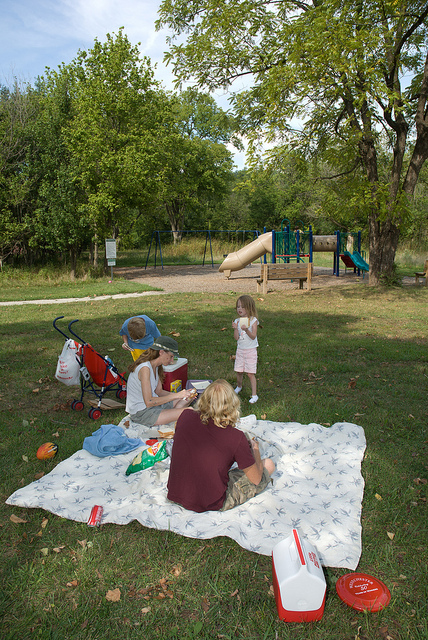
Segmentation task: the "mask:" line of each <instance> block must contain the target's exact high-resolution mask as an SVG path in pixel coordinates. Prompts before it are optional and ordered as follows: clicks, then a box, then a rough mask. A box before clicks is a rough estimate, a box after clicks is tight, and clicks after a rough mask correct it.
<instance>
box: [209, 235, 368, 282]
mask: <svg viewBox="0 0 428 640" xmlns="http://www.w3.org/2000/svg"><path fill="white" fill-rule="evenodd" d="M302 226H303V225H302ZM355 244H356V248H355ZM351 246H352V248H353V249H355V250H354V251H353V253H352V254H351V253H350V252H349V251H348V250H347V249H348V248H350V247H351ZM315 251H330V252H332V253H333V254H334V258H333V274H334V275H336V276H339V275H340V269H339V266H340V260H342V261H343V262H344V263H345V266H347V267H353V268H354V271H356V272H357V273H358V275H360V270H362V271H363V274H364V271H368V270H369V265H368V264H367V262H366V261H365V260H364V258H363V256H362V255H361V231H358V233H341V232H340V231H336V233H335V234H332V235H325V236H317V235H313V233H312V227H309V230H308V231H305V230H304V229H303V230H302V231H301V230H300V229H296V230H295V231H290V226H289V225H288V226H287V227H285V228H282V229H281V231H274V230H272V231H270V232H265V233H263V234H262V235H261V236H258V237H257V238H256V239H255V240H253V241H252V242H250V243H249V244H248V245H245V247H242V248H241V249H239V250H238V251H234V252H233V253H230V254H229V255H228V256H226V258H225V260H224V261H223V262H222V264H221V265H220V267H219V271H220V272H223V273H224V275H225V276H226V278H229V277H230V274H231V272H232V271H239V270H240V269H243V268H244V267H246V266H247V265H248V264H250V263H251V262H253V261H254V260H257V259H258V258H261V257H264V262H265V263H266V253H270V254H271V256H272V257H271V262H272V264H275V263H276V262H281V261H282V262H287V263H290V262H291V261H293V260H295V261H296V262H297V263H299V262H304V259H305V258H308V259H309V262H310V263H311V262H312V261H313V252H315Z"/></svg>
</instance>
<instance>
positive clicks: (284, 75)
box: [157, 0, 428, 284]
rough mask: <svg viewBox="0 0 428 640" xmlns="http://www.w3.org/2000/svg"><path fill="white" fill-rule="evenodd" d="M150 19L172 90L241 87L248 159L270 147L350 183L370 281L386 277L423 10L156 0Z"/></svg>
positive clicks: (389, 2)
mask: <svg viewBox="0 0 428 640" xmlns="http://www.w3.org/2000/svg"><path fill="white" fill-rule="evenodd" d="M159 16H160V18H159V20H158V23H157V26H158V27H159V28H160V27H165V26H166V27H168V28H170V29H171V30H172V32H173V36H172V38H171V39H170V45H171V46H170V51H169V52H168V53H167V54H166V61H167V62H170V63H172V64H173V66H174V71H175V73H176V74H177V76H178V79H179V81H180V82H181V81H186V80H189V79H191V78H195V79H196V83H197V85H198V86H199V87H206V88H208V89H209V90H214V89H217V88H219V87H222V88H230V87H231V86H232V84H233V82H234V81H235V80H237V79H239V78H242V77H243V76H247V77H248V81H249V82H251V83H252V86H251V87H250V88H249V89H248V90H244V91H240V92H237V93H235V94H234V95H233V96H232V103H233V105H234V107H235V110H236V113H237V115H238V116H239V117H240V118H241V123H242V124H241V127H242V132H243V133H245V134H246V135H247V136H248V137H249V139H250V152H251V153H252V154H253V156H256V155H257V152H258V144H259V142H260V141H262V142H268V143H269V145H271V146H273V151H272V152H271V154H270V157H271V160H273V161H276V162H278V161H281V159H282V157H283V156H284V155H286V154H287V153H289V151H290V150H291V149H299V150H300V151H301V152H302V153H305V154H306V157H311V156H313V155H317V156H318V157H320V158H321V157H322V158H323V159H324V161H325V162H327V163H328V164H329V165H330V166H337V167H338V168H339V172H340V173H341V174H343V175H345V174H348V175H349V174H351V173H353V175H354V176H355V178H357V179H358V189H357V191H356V192H355V195H356V197H358V199H359V202H360V206H361V207H362V208H363V209H364V211H365V212H366V216H367V222H368V229H369V249H370V283H371V284H377V283H378V282H379V281H380V279H381V278H382V276H390V275H391V274H392V271H393V266H394V257H395V252H396V248H397V244H398V240H399V237H400V231H401V230H402V228H403V227H404V226H405V225H406V219H407V216H408V211H409V199H411V198H412V197H413V194H414V191H415V187H416V184H417V181H418V178H419V175H420V172H421V169H422V167H423V164H424V162H425V161H426V158H427V157H428V109H427V100H428V56H427V36H428V29H427V16H428V5H427V3H426V0H384V1H383V2H378V1H377V0H355V1H354V0H349V1H347V2H343V1H342V0H312V1H308V2H301V1H300V0H266V2H259V1H258V0H229V1H228V2H226V1H225V0H220V1H219V0H163V2H162V3H161V6H160V12H159ZM183 34H187V40H186V41H185V42H182V40H183ZM176 36H180V42H179V43H178V44H177V43H175V41H174V38H175V37H176ZM409 76H410V77H412V81H411V83H410V86H408V87H406V86H405V84H403V79H404V78H406V77H409ZM295 119H300V120H301V121H302V126H301V127H300V128H297V129H294V128H293V122H295ZM382 131H385V132H386V136H387V139H388V150H389V152H390V156H389V163H388V171H387V173H386V175H382V173H381V171H380V167H379V159H378V155H379V145H381V144H382Z"/></svg>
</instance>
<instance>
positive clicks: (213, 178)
mask: <svg viewBox="0 0 428 640" xmlns="http://www.w3.org/2000/svg"><path fill="white" fill-rule="evenodd" d="M171 112H172V115H173V123H172V126H171V128H170V130H169V133H168V136H167V137H166V138H165V140H164V141H163V144H162V148H161V149H160V154H161V155H162V162H161V164H162V169H161V171H160V181H159V182H160V184H161V191H160V202H161V203H162V205H163V206H164V208H165V211H166V213H167V216H168V220H169V223H170V225H171V229H172V232H173V236H174V241H175V242H176V241H178V240H180V239H181V232H182V230H183V228H184V224H185V218H186V217H187V216H189V215H190V216H191V215H192V214H193V219H199V220H203V218H207V209H208V208H211V207H213V206H214V205H215V204H216V203H217V202H218V201H219V200H221V199H222V197H223V196H224V195H225V194H226V192H227V187H228V179H229V177H230V175H231V173H232V167H233V162H232V154H231V152H230V151H229V150H228V149H227V147H226V143H231V144H234V145H235V146H238V147H239V146H240V145H241V143H240V142H239V140H238V139H237V138H236V135H235V134H236V123H235V120H234V119H233V118H232V117H231V116H230V115H229V114H228V113H226V112H225V111H223V110H222V109H220V108H219V107H218V106H217V104H216V103H215V100H214V99H213V98H212V97H211V96H209V95H206V94H205V95H204V94H201V93H199V92H197V91H195V90H193V89H187V90H186V91H184V92H183V93H182V94H180V95H179V96H178V97H177V96H171Z"/></svg>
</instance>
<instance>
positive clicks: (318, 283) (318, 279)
mask: <svg viewBox="0 0 428 640" xmlns="http://www.w3.org/2000/svg"><path fill="white" fill-rule="evenodd" d="M114 274H115V275H116V276H119V277H122V278H125V279H126V280H132V281H133V282H139V283H141V284H147V285H150V286H152V287H159V288H162V289H163V290H164V292H165V293H180V292H183V293H211V292H212V293H228V292H229V291H233V292H234V293H248V294H250V295H252V294H255V293H256V292H257V283H256V280H257V278H258V277H259V276H260V265H259V264H253V265H248V266H247V267H245V268H244V269H241V270H240V271H234V272H232V275H231V277H230V278H229V279H227V278H225V277H224V275H223V274H222V273H220V272H219V271H218V266H214V268H213V267H212V266H211V265H205V266H200V265H187V266H174V267H170V266H167V267H164V268H163V269H162V267H156V268H155V267H148V268H147V269H144V268H140V269H139V268H136V267H134V268H129V269H128V268H116V269H115V270H114ZM368 280H369V279H368V276H367V275H366V276H365V277H364V278H363V277H362V276H360V277H358V276H356V275H355V274H354V273H351V271H348V273H347V274H346V275H345V274H344V273H343V274H341V275H340V277H339V278H338V277H337V276H334V275H333V274H332V269H328V268H324V267H314V276H313V278H312V289H320V288H322V287H334V286H338V285H346V284H360V285H366V284H368ZM269 284H270V286H269V289H272V290H275V291H288V290H294V291H296V292H298V293H304V292H305V290H306V289H303V290H299V283H298V282H297V281H294V282H292V281H290V280H275V281H274V282H271V283H269ZM304 287H306V285H304Z"/></svg>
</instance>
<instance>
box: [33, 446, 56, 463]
mask: <svg viewBox="0 0 428 640" xmlns="http://www.w3.org/2000/svg"><path fill="white" fill-rule="evenodd" d="M57 451H58V445H57V444H54V443H53V442H45V444H42V445H41V446H40V447H39V448H38V449H37V454H36V455H37V457H38V459H39V460H50V459H51V458H54V457H55V456H56V454H57Z"/></svg>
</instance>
